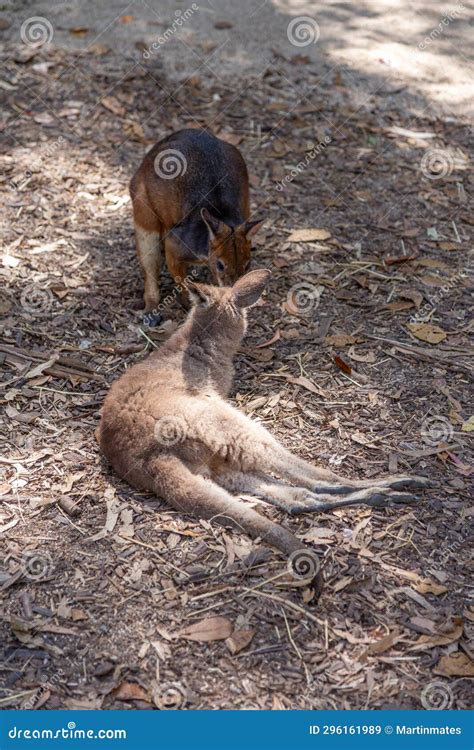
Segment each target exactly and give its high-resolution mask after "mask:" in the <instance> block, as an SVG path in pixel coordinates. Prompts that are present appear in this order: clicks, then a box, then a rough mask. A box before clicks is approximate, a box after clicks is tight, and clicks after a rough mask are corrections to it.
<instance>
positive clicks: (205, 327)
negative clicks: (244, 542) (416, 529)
mask: <svg viewBox="0 0 474 750" xmlns="http://www.w3.org/2000/svg"><path fill="white" fill-rule="evenodd" d="M268 277H269V272H268V271H252V272H250V273H248V274H246V275H245V276H244V277H242V278H241V279H240V280H239V281H237V282H236V284H235V285H234V286H233V287H232V288H218V287H212V286H206V285H202V284H190V287H189V288H190V294H191V296H192V298H193V301H194V308H193V309H192V311H191V312H190V313H189V315H188V318H187V320H186V321H185V323H184V324H183V325H182V326H181V328H179V329H178V330H177V331H176V332H175V333H174V334H173V335H172V336H171V337H170V339H169V340H168V341H167V342H166V343H165V344H164V345H163V346H162V347H160V349H158V350H157V351H155V352H154V353H153V354H151V355H150V356H149V357H148V358H147V359H146V360H144V361H143V362H141V363H139V364H136V365H134V366H133V367H132V368H130V369H129V370H128V371H127V372H126V373H125V374H124V375H122V377H121V378H119V380H118V381H117V382H115V383H114V384H113V386H112V387H111V389H110V392H109V394H108V395H107V398H106V400H105V404H104V408H103V414H102V421H101V424H100V430H99V435H100V445H101V449H102V451H103V453H104V455H105V456H106V457H107V458H108V459H109V461H110V463H111V464H112V466H113V467H114V469H115V470H116V471H117V473H118V474H119V475H120V476H121V477H123V478H124V479H126V480H127V481H128V482H129V483H130V484H131V485H133V486H135V487H137V488H139V489H141V490H150V491H152V492H154V493H156V494H157V495H159V496H160V497H162V498H164V499H165V500H166V501H167V502H169V504H170V505H172V506H173V507H174V508H176V509H178V510H180V511H183V512H185V513H193V514H195V515H197V516H198V517H201V518H208V519H215V520H219V521H221V522H228V523H231V524H233V525H234V526H236V527H237V528H239V529H243V530H244V531H246V532H248V533H249V534H250V535H251V536H253V537H260V538H261V539H263V540H266V541H267V542H268V543H270V544H271V545H273V546H274V547H276V548H277V549H279V550H281V551H283V552H285V553H286V554H289V553H292V552H294V551H296V550H298V549H300V548H302V547H303V546H304V545H303V544H302V543H301V542H300V541H299V540H298V539H297V538H296V537H295V536H294V535H293V534H292V533H291V532H290V531H288V530H287V529H285V528H284V527H282V526H279V525H278V524H277V523H275V522H274V521H271V520H270V519H269V518H267V517H265V516H263V515H261V514H259V513H257V512H256V511H255V510H253V509H251V508H249V507H248V505H246V504H245V503H244V502H243V501H242V500H240V499H238V498H237V497H235V496H234V494H233V493H237V494H239V493H242V492H245V493H250V494H254V495H257V496H259V497H261V498H263V499H265V500H267V501H269V502H271V503H273V504H275V505H277V506H278V507H279V508H282V509H284V510H286V511H287V512H289V513H291V514H297V513H303V512H311V511H313V512H314V511H321V510H327V509H328V508H333V507H340V506H343V505H355V504H360V503H364V504H368V505H385V504H387V503H388V502H389V501H392V502H407V501H409V500H412V499H413V498H412V496H411V495H407V494H404V493H403V492H398V491H397V490H403V489H407V488H416V487H418V488H421V487H426V486H429V482H428V481H427V480H425V479H423V478H410V477H391V478H389V479H385V480H371V481H351V480H347V479H342V478H340V477H338V476H336V475H335V474H333V473H332V472H331V471H328V470H327V469H322V468H318V467H316V466H313V465H312V464H310V463H308V462H307V461H304V460H303V459H301V458H298V457H297V456H295V455H293V454H292V453H290V451H288V450H287V449H286V448H284V447H283V446H282V445H281V444H280V443H279V442H278V441H277V440H276V439H275V438H274V437H273V436H272V435H271V434H270V433H269V432H268V431H267V430H266V429H265V428H264V427H263V426H262V425H260V424H258V423H256V422H254V421H252V420H251V419H250V418H248V417H247V416H245V415H244V414H242V413H241V412H240V411H238V409H236V408H235V407H234V406H232V405H231V404H230V403H228V401H227V400H226V399H227V396H228V393H229V390H230V387H231V384H232V378H233V365H232V360H233V357H234V355H235V354H236V352H237V349H238V347H239V345H240V342H241V340H242V338H243V336H244V333H245V329H246V308H248V307H250V306H251V305H253V304H255V302H256V301H257V300H258V298H259V296H260V294H261V293H262V291H263V289H264V286H265V284H266V282H267V280H268ZM275 477H279V478H280V479H279V480H278V479H276V478H275ZM281 480H283V481H281ZM334 494H339V495H346V498H345V499H343V500H340V501H335V502H334V500H333V496H334Z"/></svg>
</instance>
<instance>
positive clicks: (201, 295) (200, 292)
mask: <svg viewBox="0 0 474 750" xmlns="http://www.w3.org/2000/svg"><path fill="white" fill-rule="evenodd" d="M186 289H187V290H188V294H189V299H190V300H191V303H192V304H193V305H196V306H197V305H200V306H201V307H209V305H210V304H211V298H210V296H209V295H208V294H207V293H206V287H205V286H203V285H202V284H196V283H195V282H194V281H188V282H187V284H186Z"/></svg>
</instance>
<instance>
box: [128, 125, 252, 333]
mask: <svg viewBox="0 0 474 750" xmlns="http://www.w3.org/2000/svg"><path fill="white" fill-rule="evenodd" d="M130 195H131V198H132V203H133V218H134V224H135V237H136V244H137V253H138V258H139V260H140V264H141V267H142V269H143V273H144V276H145V294H144V299H145V310H146V312H148V313H150V312H151V311H153V310H156V309H157V308H158V305H159V302H160V268H161V256H162V251H163V250H164V254H165V257H166V263H167V266H168V270H169V272H170V273H171V276H172V277H173V279H174V281H175V282H176V283H177V284H180V285H181V284H182V282H183V281H184V280H185V279H186V278H187V275H188V269H189V267H190V266H192V265H196V264H198V265H200V264H203V263H205V264H208V266H209V268H210V271H211V274H212V278H213V280H214V282H215V283H216V284H218V285H219V286H225V285H230V284H233V283H234V281H236V280H237V279H238V278H239V277H240V276H242V274H243V273H245V272H246V271H247V270H248V268H249V265H250V251H251V238H252V236H253V235H254V234H255V233H256V232H257V231H258V229H259V227H260V226H261V224H262V223H263V221H261V220H257V221H249V182H248V174H247V167H246V166H245V161H244V159H243V157H242V154H241V153H240V151H239V150H238V149H237V148H236V147H235V146H232V145H231V144H229V143H226V142H225V141H222V140H220V139H219V138H216V137H215V136H214V135H212V134H211V133H209V132H207V131H206V130H198V129H187V130H180V131H178V132H177V133H173V134H172V135H170V136H168V137H167V138H164V139H163V140H162V141H159V143H157V144H156V145H155V146H154V147H153V148H152V149H151V150H150V151H149V152H148V153H147V155H146V156H145V158H144V159H143V161H142V163H141V165H140V167H139V168H138V170H137V172H136V174H135V175H134V177H133V178H132V180H131V182H130ZM150 320H151V318H150Z"/></svg>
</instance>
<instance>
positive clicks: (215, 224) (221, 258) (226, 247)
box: [201, 208, 264, 286]
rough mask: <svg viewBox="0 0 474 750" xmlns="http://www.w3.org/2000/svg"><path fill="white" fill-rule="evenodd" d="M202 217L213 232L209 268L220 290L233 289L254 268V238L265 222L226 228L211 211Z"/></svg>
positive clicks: (245, 222)
mask: <svg viewBox="0 0 474 750" xmlns="http://www.w3.org/2000/svg"><path fill="white" fill-rule="evenodd" d="M201 216H202V218H203V220H204V222H205V224H206V226H207V229H208V232H209V268H210V270H211V274H212V278H213V280H214V282H215V283H216V284H217V285H218V286H230V285H231V284H233V283H234V282H235V281H237V279H239V278H240V277H241V276H243V274H244V273H246V272H247V271H248V270H249V268H250V256H251V252H252V237H253V236H254V235H255V234H256V233H257V232H258V230H259V229H260V227H261V226H262V224H263V222H264V219H256V220H254V221H244V222H243V224H239V225H238V226H236V227H231V226H229V225H228V224H225V223H224V222H223V221H221V220H220V219H218V218H216V217H215V216H213V215H212V214H211V213H210V212H209V211H208V210H207V208H203V209H202V210H201Z"/></svg>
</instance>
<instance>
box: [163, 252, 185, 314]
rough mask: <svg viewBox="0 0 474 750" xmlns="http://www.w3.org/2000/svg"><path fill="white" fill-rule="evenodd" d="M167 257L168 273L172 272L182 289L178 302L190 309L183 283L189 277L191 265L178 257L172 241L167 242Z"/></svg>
mask: <svg viewBox="0 0 474 750" xmlns="http://www.w3.org/2000/svg"><path fill="white" fill-rule="evenodd" d="M165 255H166V265H167V266H168V271H169V272H170V274H171V276H172V278H173V281H174V283H175V284H176V285H177V286H178V287H180V289H181V290H180V292H179V294H178V300H179V302H180V304H181V305H182V306H183V307H184V308H188V307H189V298H188V295H187V293H186V291H185V288H184V285H183V282H184V281H185V279H186V277H187V274H188V265H189V264H188V263H187V262H186V261H183V260H181V259H180V258H179V257H176V251H175V247H174V243H173V241H172V240H171V239H166V240H165Z"/></svg>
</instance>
